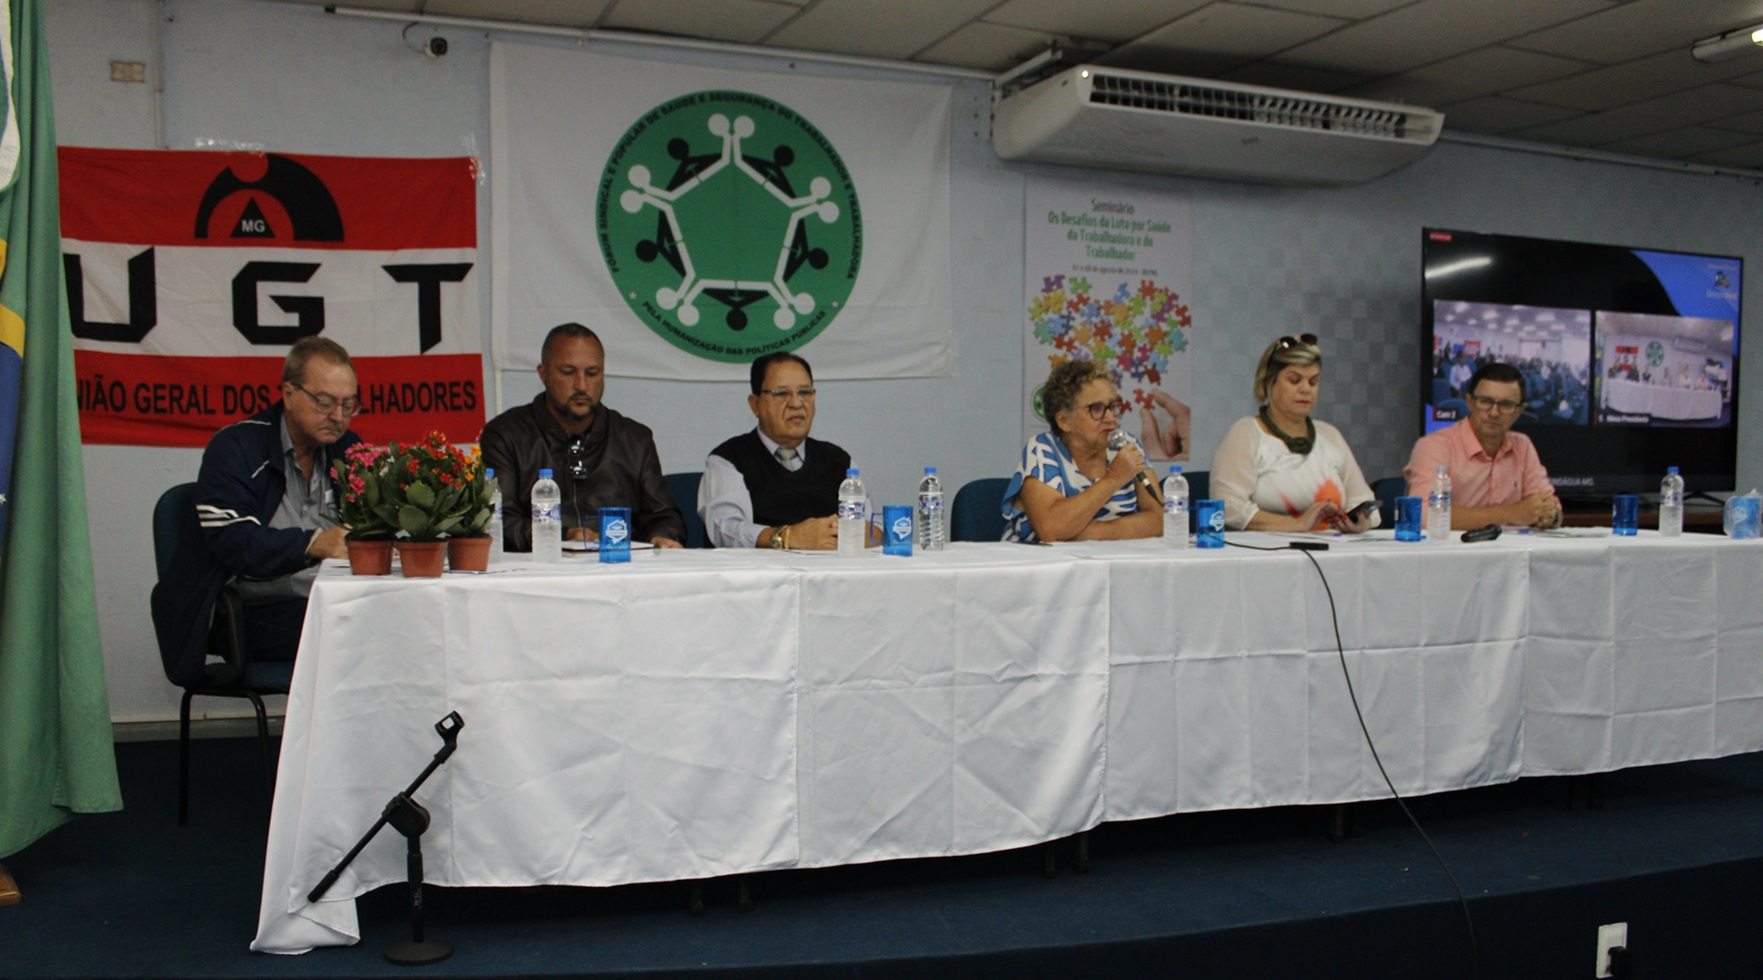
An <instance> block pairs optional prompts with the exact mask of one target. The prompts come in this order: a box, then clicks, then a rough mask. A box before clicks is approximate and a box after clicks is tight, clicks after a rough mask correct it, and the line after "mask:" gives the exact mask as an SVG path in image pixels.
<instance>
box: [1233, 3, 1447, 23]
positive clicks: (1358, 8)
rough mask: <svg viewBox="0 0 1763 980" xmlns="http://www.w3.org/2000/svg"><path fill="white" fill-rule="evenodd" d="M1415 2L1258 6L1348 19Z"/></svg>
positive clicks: (1365, 16) (1359, 17)
mask: <svg viewBox="0 0 1763 980" xmlns="http://www.w3.org/2000/svg"><path fill="white" fill-rule="evenodd" d="M1233 2H1235V0H1233ZM1413 2H1414V0H1258V2H1256V6H1260V7H1274V8H1277V9H1279V10H1291V11H1296V12H1297V13H1300V14H1324V15H1326V16H1329V17H1343V18H1345V19H1347V20H1364V19H1365V18H1367V17H1375V16H1377V15H1378V14H1381V13H1383V12H1385V11H1388V10H1394V9H1396V8H1397V7H1400V6H1403V5H1405V4H1410V3H1413Z"/></svg>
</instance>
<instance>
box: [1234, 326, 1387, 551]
mask: <svg viewBox="0 0 1763 980" xmlns="http://www.w3.org/2000/svg"><path fill="white" fill-rule="evenodd" d="M1321 376H1322V351H1321V350H1320V349H1319V348H1318V347H1317V346H1316V337H1315V336H1314V335H1312V334H1303V335H1302V336H1297V337H1281V338H1279V339H1278V340H1276V341H1274V342H1273V343H1271V344H1269V345H1267V350H1266V351H1264V352H1262V354H1261V363H1260V364H1259V365H1258V366H1257V367H1256V369H1255V400H1256V401H1257V402H1260V403H1261V410H1260V411H1259V412H1257V413H1256V414H1254V415H1251V416H1249V417H1247V418H1244V419H1239V420H1238V421H1237V423H1236V424H1235V425H1233V426H1231V427H1230V431H1229V432H1228V433H1226V434H1225V437H1224V441H1223V442H1222V443H1220V444H1219V446H1218V452H1216V453H1215V454H1213V456H1212V490H1213V493H1214V495H1215V496H1217V497H1218V498H1219V499H1220V500H1223V501H1224V523H1225V526H1226V527H1229V528H1231V529H1233V530H1249V531H1314V530H1317V529H1319V528H1335V529H1338V530H1341V531H1347V532H1356V531H1364V530H1367V529H1369V528H1372V527H1376V526H1377V523H1378V514H1377V507H1376V495H1375V494H1373V493H1372V492H1371V487H1370V486H1369V485H1367V484H1366V482H1365V476H1364V474H1362V473H1360V472H1359V463H1358V461H1357V460H1355V459H1354V458H1353V451H1352V450H1351V449H1349V448H1347V440H1346V439H1344V438H1342V437H1341V432H1340V430H1339V429H1337V428H1335V427H1334V426H1332V425H1329V424H1328V423H1327V422H1319V421H1316V420H1315V419H1312V418H1311V417H1310V412H1311V410H1313V409H1314V408H1315V407H1316V397H1317V394H1318V392H1319V391H1320V387H1321ZM1368 503H1369V504H1371V505H1372V506H1370V507H1368V508H1366V507H1362V506H1361V505H1364V504H1368Z"/></svg>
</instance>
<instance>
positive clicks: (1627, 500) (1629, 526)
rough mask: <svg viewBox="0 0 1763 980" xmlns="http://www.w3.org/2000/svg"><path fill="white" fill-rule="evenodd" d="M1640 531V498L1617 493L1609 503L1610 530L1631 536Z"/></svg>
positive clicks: (1631, 494) (1636, 495) (1637, 495)
mask: <svg viewBox="0 0 1763 980" xmlns="http://www.w3.org/2000/svg"><path fill="white" fill-rule="evenodd" d="M1640 529H1641V498H1640V495H1639V494H1633V493H1619V494H1617V495H1616V496H1615V497H1614V498H1612V500H1611V502H1610V530H1611V532H1612V533H1615V534H1621V535H1624V536H1632V535H1635V534H1638V533H1640Z"/></svg>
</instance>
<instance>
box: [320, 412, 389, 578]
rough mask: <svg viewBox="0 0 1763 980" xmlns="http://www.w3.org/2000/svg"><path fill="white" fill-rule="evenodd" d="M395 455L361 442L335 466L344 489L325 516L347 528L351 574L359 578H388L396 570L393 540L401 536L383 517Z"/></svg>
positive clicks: (339, 481)
mask: <svg viewBox="0 0 1763 980" xmlns="http://www.w3.org/2000/svg"><path fill="white" fill-rule="evenodd" d="M390 461H391V453H389V452H388V451H386V450H385V449H384V448H382V447H375V446H370V445H368V444H367V443H364V442H361V443H356V444H355V445H353V446H350V447H349V449H348V451H347V452H345V453H344V454H343V458H342V459H339V460H337V461H336V462H335V463H334V464H332V467H331V470H332V475H333V476H335V477H336V480H337V483H338V484H339V485H340V486H341V488H342V490H341V493H340V494H339V495H338V497H337V501H336V506H335V507H334V508H333V509H332V510H331V511H330V512H329V513H327V514H326V515H325V517H327V518H328V519H330V520H331V521H332V522H333V523H335V524H337V525H339V526H341V527H344V528H347V529H348V533H347V535H346V536H345V539H344V541H345V544H346V545H347V546H348V548H349V570H350V571H352V572H354V573H355V574H356V575H385V574H387V573H389V572H390V571H391V570H392V536H393V535H394V534H396V533H397V530H398V529H397V528H396V527H393V526H392V524H391V523H390V522H388V521H387V520H386V519H385V518H384V517H383V516H382V515H381V513H380V509H379V503H380V485H381V482H382V480H383V479H384V476H385V472H386V468H387V466H388V465H389V463H390Z"/></svg>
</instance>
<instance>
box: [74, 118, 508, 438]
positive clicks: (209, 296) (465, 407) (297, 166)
mask: <svg viewBox="0 0 1763 980" xmlns="http://www.w3.org/2000/svg"><path fill="white" fill-rule="evenodd" d="M60 171H61V227H62V245H61V247H62V264H63V267H64V269H65V271H66V275H67V301H68V311H69V314H70V316H69V322H70V324H71V327H72V330H73V334H74V369H75V373H76V375H77V384H78V389H79V390H78V397H79V412H80V432H81V438H82V440H83V441H84V442H87V443H104V444H112V445H135V446H204V445H207V443H208V440H209V437H211V436H212V435H213V434H214V433H215V432H216V431H217V430H219V429H220V428H221V427H223V426H225V425H227V424H229V423H232V422H235V421H237V420H239V419H241V418H245V417H246V416H249V415H252V414H254V413H256V412H259V411H261V410H263V409H265V408H267V407H269V406H270V405H271V404H273V403H275V402H276V401H278V400H279V399H280V391H279V385H280V382H281V370H282V361H283V359H284V358H285V357H286V356H287V353H288V349H289V348H290V347H291V346H293V344H294V343H295V342H296V341H298V340H299V339H300V338H302V337H308V336H314V335H322V336H324V337H327V338H329V339H331V340H335V341H336V342H338V343H339V344H342V345H343V347H344V349H346V350H348V351H349V354H350V357H351V359H352V360H353V361H354V363H355V373H356V379H357V380H358V381H359V383H360V386H361V402H362V412H361V414H360V415H358V416H356V417H355V419H354V421H353V422H352V423H351V424H350V428H351V429H353V430H354V431H355V432H358V433H360V434H361V436H362V437H363V438H365V439H367V440H368V441H369V442H387V441H390V440H393V439H418V438H421V437H422V436H423V435H424V434H425V433H427V432H428V431H429V430H431V429H435V430H439V431H441V432H444V433H445V434H446V435H447V436H448V437H449V438H451V439H453V440H455V441H459V442H470V441H474V440H475V439H476V438H477V434H478V432H479V431H480V430H481V429H482V428H483V424H484V392H483V376H484V371H483V357H482V354H481V346H482V345H481V340H480V338H481V334H482V329H481V325H480V318H479V315H478V295H477V282H478V271H477V181H476V167H475V163H474V161H473V160H471V159H470V158H467V157H452V158H442V159H385V158H370V157H321V156H299V155H294V154H282V153H249V152H226V153H222V152H206V151H179V150H108V149H89V148H81V147H62V148H61V150H60Z"/></svg>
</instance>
